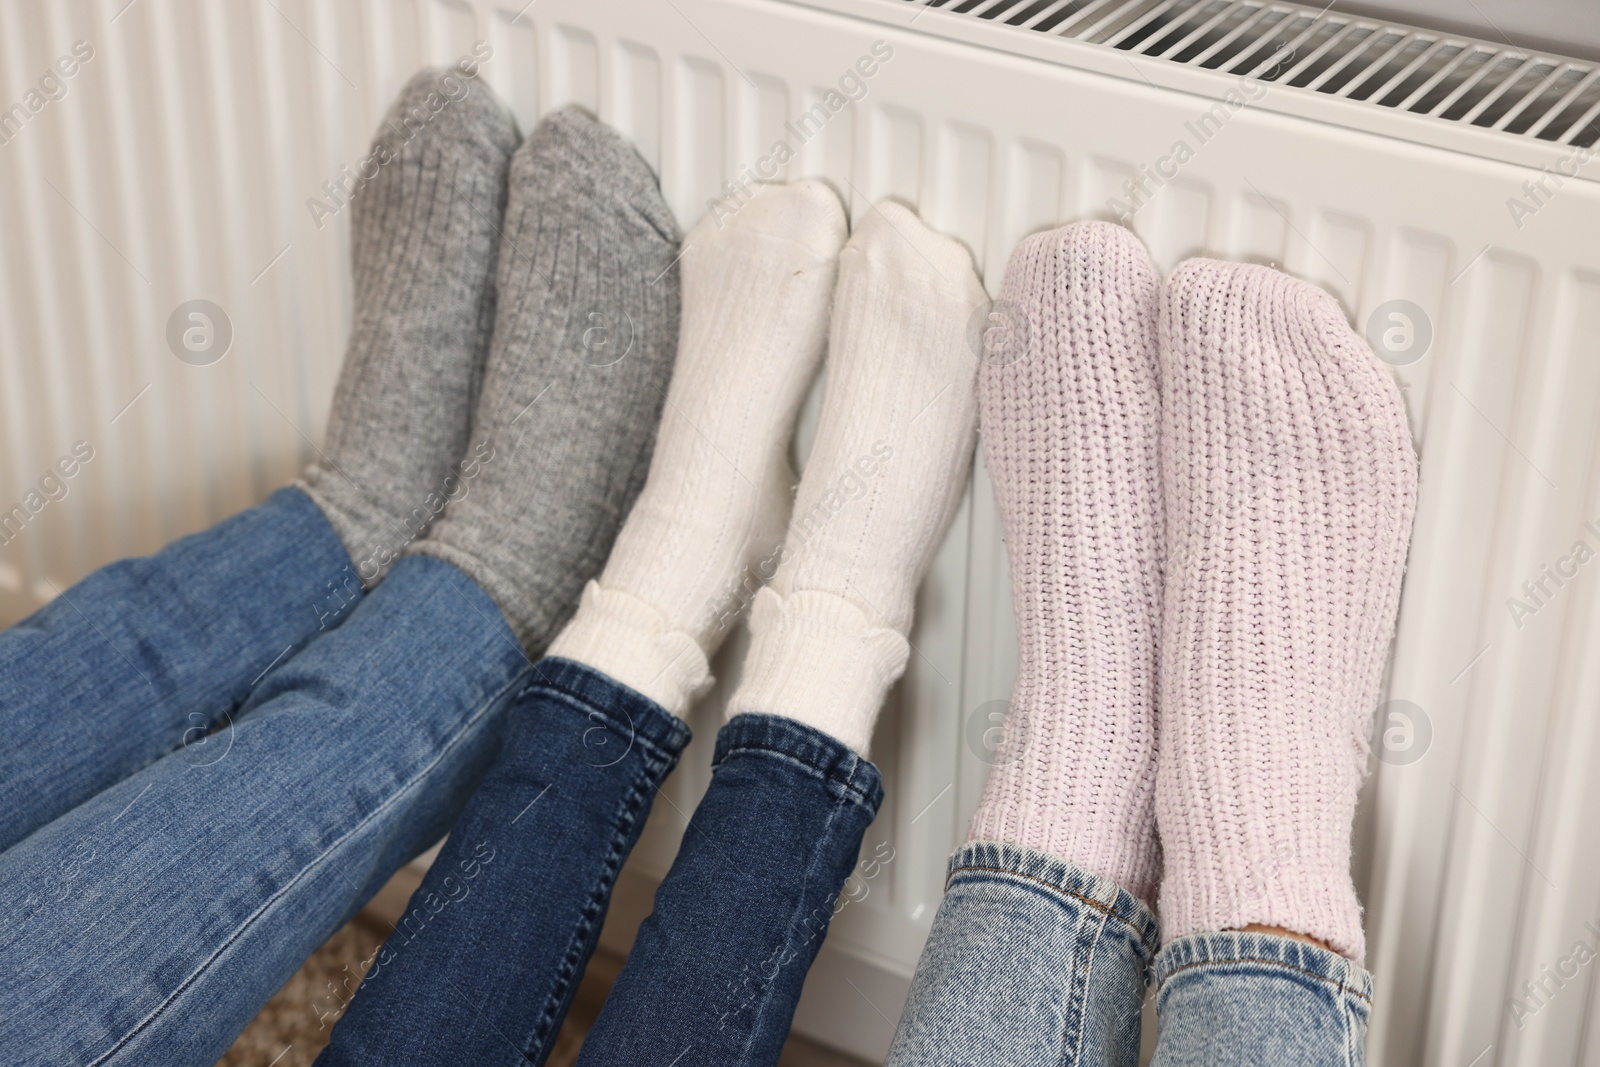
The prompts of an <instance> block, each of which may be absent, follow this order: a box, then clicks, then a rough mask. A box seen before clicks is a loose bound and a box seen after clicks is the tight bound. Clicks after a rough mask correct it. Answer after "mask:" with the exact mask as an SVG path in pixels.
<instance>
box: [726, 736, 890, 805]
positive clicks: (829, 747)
mask: <svg viewBox="0 0 1600 1067" xmlns="http://www.w3.org/2000/svg"><path fill="white" fill-rule="evenodd" d="M748 756H757V757H765V758H777V759H780V760H782V761H784V762H786V763H789V764H790V765H792V766H794V767H796V768H798V769H799V770H801V771H802V772H804V773H807V774H810V775H813V776H815V777H818V778H821V779H823V780H824V781H825V782H826V783H828V785H829V786H831V787H832V788H833V789H835V790H837V791H838V792H839V793H840V798H841V799H843V800H846V801H849V802H850V803H852V804H855V805H857V806H859V807H862V808H865V809H866V810H867V811H868V812H870V813H871V814H873V815H876V814H877V812H878V809H879V808H880V807H881V806H882V805H883V776H882V775H881V774H880V773H879V772H878V768H877V767H876V766H874V765H873V763H872V761H871V760H868V759H865V758H863V757H862V756H860V755H858V754H857V753H856V751H855V750H854V749H852V748H851V747H850V746H849V745H846V744H845V743H844V742H842V741H840V740H839V739H838V738H835V737H831V736H829V735H828V734H825V733H823V732H822V731H821V730H818V729H817V728H816V727H813V726H807V725H806V724H805V723H802V722H799V721H798V720H796V719H790V718H787V717H785V716H782V715H764V714H761V713H758V712H741V713H740V714H737V715H735V716H733V718H731V719H729V720H728V722H727V725H725V726H723V728H722V729H721V730H720V731H719V732H718V733H717V747H716V754H715V755H714V756H713V757H712V760H711V769H712V772H713V773H715V772H716V770H717V768H719V767H721V766H722V765H723V764H724V763H726V762H728V761H729V760H731V759H736V758H742V757H748Z"/></svg>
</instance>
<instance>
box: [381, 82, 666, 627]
mask: <svg viewBox="0 0 1600 1067" xmlns="http://www.w3.org/2000/svg"><path fill="white" fill-rule="evenodd" d="M510 184H511V199H510V205H509V207H508V208H507V211H506V230H505V237H504V240H503V241H502V243H501V247H500V270H499V278H498V288H499V294H500V299H499V308H498V310H497V313H496V319H495V327H494V341H493V343H492V345H491V347H490V351H489V364H488V369H487V371H486V374H485V378H484V383H483V396H482V399H480V400H479V402H478V411H477V416H476V422H475V423H474V430H473V441H474V442H475V443H474V445H473V446H472V451H471V454H470V455H469V463H471V464H472V465H473V469H474V473H475V478H474V480H473V481H472V483H471V491H470V492H468V493H467V494H466V495H465V496H464V497H463V498H462V499H459V500H456V501H453V502H452V503H451V504H450V506H449V507H448V508H447V509H446V510H445V514H444V516H443V517H442V518H441V519H440V520H439V521H438V523H437V524H436V525H435V526H434V528H433V531H432V533H430V534H429V535H428V538H427V539H426V540H424V541H419V542H418V543H417V544H416V545H415V546H413V551H416V552H424V553H427V554H429V555H433V556H437V557H439V558H440V559H443V560H447V561H448V562H450V563H453V564H455V565H456V566H457V567H460V568H461V569H462V570H464V571H466V572H467V573H468V574H470V575H471V576H472V577H473V578H474V579H475V580H476V581H477V582H478V584H479V585H481V586H483V588H484V589H485V590H487V591H488V593H489V595H490V596H491V597H493V598H494V601H495V603H497V604H498V605H499V606H500V610H501V611H503V612H504V613H505V615H506V618H507V619H508V620H509V621H510V623H511V627H512V629H513V630H514V631H516V634H517V636H518V638H520V639H521V641H522V643H523V646H524V647H525V648H526V649H527V650H528V652H529V654H530V655H537V654H538V653H539V652H540V651H541V650H542V649H543V648H544V646H545V645H546V644H547V643H548V642H549V640H550V638H551V637H552V636H553V635H554V634H555V631H556V629H557V627H559V626H560V625H561V624H562V623H563V622H565V621H566V619H567V617H568V616H569V615H571V613H572V611H573V610H574V609H575V608H576V606H577V602H578V594H579V591H580V590H581V589H582V588H583V583H584V582H585V581H586V580H588V579H589V578H592V577H594V575H595V574H596V573H597V572H598V571H599V569H600V566H601V565H602V564H603V563H604V562H605V560H606V556H607V555H608V554H609V553H610V551H611V542H612V540H613V539H614V538H615V537H616V534H617V529H618V528H619V527H620V526H621V524H622V520H623V519H624V518H625V517H626V516H627V514H628V509H629V508H630V507H632V505H633V499H634V497H636V496H637V495H638V493H639V490H640V488H641V487H642V486H643V485H644V479H645V474H646V472H647V470H648V468H649V465H650V454H651V451H652V449H653V448H654V446H655V435H656V424H657V422H658V421H659V420H660V418H661V406H662V402H663V400H664V399H665V396H666V389H667V381H668V379H669V378H670V377H671V374H672V364H673V359H674V357H675V356H676V353H677V346H678V271H677V267H676V266H675V262H676V259H677V255H678V239H679V237H678V230H677V226H676V224H675V223H674V221H673V218H672V212H671V210H670V209H669V208H668V207H667V204H666V202H665V201H664V200H662V198H661V192H660V190H659V189H657V188H656V182H655V178H654V176H653V175H651V173H650V170H649V168H648V167H646V166H645V163H644V161H643V160H641V159H640V158H639V156H638V155H637V154H636V153H635V152H634V151H633V149H632V148H631V147H630V146H629V145H628V143H627V142H626V141H624V140H623V139H622V138H621V137H620V136H618V135H617V134H616V133H615V132H613V131H612V130H610V129H608V128H607V127H605V126H602V125H600V124H599V123H597V122H595V121H594V120H593V119H590V118H588V117H587V116H585V115H584V114H583V113H582V112H580V111H578V110H576V109H574V108H568V109H566V110H565V111H560V112H557V113H556V114H554V115H552V116H551V117H549V118H548V119H546V120H545V121H544V122H543V123H542V124H541V125H540V126H539V128H538V129H536V130H535V131H534V132H533V134H532V136H530V137H529V138H528V141H527V143H526V144H524V145H523V146H522V147H521V148H520V149H518V150H517V153H516V156H515V157H514V158H513V159H512V161H511V183H510Z"/></svg>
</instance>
